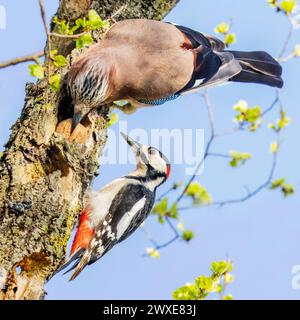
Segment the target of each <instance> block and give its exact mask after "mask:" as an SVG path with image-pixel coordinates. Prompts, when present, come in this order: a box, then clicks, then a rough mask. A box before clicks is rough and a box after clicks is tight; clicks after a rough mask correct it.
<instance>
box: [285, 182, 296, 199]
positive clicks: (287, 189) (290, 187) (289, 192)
mask: <svg viewBox="0 0 300 320" xmlns="http://www.w3.org/2000/svg"><path fill="white" fill-rule="evenodd" d="M282 192H283V195H284V196H285V197H288V196H290V195H292V194H294V193H295V188H294V186H293V185H292V184H290V183H284V184H283V186H282Z"/></svg>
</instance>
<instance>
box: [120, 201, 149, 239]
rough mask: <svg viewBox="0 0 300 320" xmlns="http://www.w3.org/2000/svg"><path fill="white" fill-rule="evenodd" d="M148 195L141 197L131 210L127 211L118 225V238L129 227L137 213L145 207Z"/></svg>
mask: <svg viewBox="0 0 300 320" xmlns="http://www.w3.org/2000/svg"><path fill="white" fill-rule="evenodd" d="M145 202H146V197H143V198H141V199H140V200H139V201H138V202H137V203H136V204H135V205H134V206H133V207H132V208H131V210H130V211H128V212H126V214H124V215H123V217H122V218H121V219H120V221H119V223H118V225H117V239H118V240H119V239H120V238H121V237H122V235H123V234H124V232H125V231H126V230H127V229H128V227H129V226H130V225H131V222H132V221H133V219H134V217H135V215H136V214H137V213H138V212H139V211H140V210H141V209H142V208H143V207H144V205H145Z"/></svg>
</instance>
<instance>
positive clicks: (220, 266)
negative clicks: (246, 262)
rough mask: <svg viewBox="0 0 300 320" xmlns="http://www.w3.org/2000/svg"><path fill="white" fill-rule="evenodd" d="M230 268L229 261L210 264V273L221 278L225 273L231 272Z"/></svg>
mask: <svg viewBox="0 0 300 320" xmlns="http://www.w3.org/2000/svg"><path fill="white" fill-rule="evenodd" d="M232 268H233V267H232V263H231V261H224V260H222V261H219V262H213V263H212V264H211V271H212V272H213V273H214V274H216V275H218V276H222V275H224V274H225V273H227V272H230V271H232Z"/></svg>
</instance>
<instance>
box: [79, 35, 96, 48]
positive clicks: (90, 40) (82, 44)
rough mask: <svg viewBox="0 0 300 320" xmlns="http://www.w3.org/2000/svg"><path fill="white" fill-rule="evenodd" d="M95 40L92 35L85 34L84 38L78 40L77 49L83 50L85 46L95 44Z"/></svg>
mask: <svg viewBox="0 0 300 320" xmlns="http://www.w3.org/2000/svg"><path fill="white" fill-rule="evenodd" d="M93 42H94V40H93V38H92V36H91V34H90V33H86V34H84V35H83V36H81V37H80V38H78V39H76V48H77V49H82V48H84V47H85V46H87V45H89V44H91V43H93Z"/></svg>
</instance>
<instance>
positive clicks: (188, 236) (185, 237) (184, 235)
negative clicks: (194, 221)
mask: <svg viewBox="0 0 300 320" xmlns="http://www.w3.org/2000/svg"><path fill="white" fill-rule="evenodd" d="M194 237H195V235H194V232H193V231H191V230H184V231H183V232H182V239H183V240H184V241H186V242H189V241H191V240H192V239H193V238H194Z"/></svg>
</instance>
